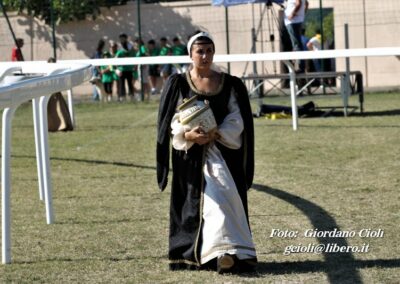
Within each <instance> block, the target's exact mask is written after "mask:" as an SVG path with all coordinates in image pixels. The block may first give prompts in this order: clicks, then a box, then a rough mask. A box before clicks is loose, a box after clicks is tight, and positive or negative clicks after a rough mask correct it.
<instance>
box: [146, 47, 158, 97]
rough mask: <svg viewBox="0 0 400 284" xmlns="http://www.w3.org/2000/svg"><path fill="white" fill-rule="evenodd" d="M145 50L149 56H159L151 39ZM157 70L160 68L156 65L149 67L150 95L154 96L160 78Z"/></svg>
mask: <svg viewBox="0 0 400 284" xmlns="http://www.w3.org/2000/svg"><path fill="white" fill-rule="evenodd" d="M147 50H148V54H149V56H158V55H159V54H160V50H159V49H158V48H157V46H156V42H155V40H154V39H151V40H149V41H148V42H147ZM159 68H160V66H159V65H157V64H152V65H150V66H149V79H150V87H151V94H152V95H155V94H156V93H157V79H158V77H160V70H159Z"/></svg>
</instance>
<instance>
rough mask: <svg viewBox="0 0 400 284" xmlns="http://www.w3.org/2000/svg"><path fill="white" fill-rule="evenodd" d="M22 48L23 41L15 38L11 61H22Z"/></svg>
mask: <svg viewBox="0 0 400 284" xmlns="http://www.w3.org/2000/svg"><path fill="white" fill-rule="evenodd" d="M23 46H24V40H23V39H22V38H17V39H16V40H15V46H14V47H13V48H12V49H11V61H24V57H23V55H22V51H21V48H22V47H23Z"/></svg>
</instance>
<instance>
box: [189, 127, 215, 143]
mask: <svg viewBox="0 0 400 284" xmlns="http://www.w3.org/2000/svg"><path fill="white" fill-rule="evenodd" d="M183 135H184V138H185V139H186V140H187V141H191V142H193V143H196V144H199V145H205V144H208V143H210V142H211V141H212V140H214V139H215V135H210V134H209V133H206V132H204V130H203V129H202V128H201V127H200V126H197V127H194V128H193V129H191V130H189V131H187V132H185V133H184V134H183Z"/></svg>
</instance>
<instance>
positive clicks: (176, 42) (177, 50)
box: [171, 37, 188, 73]
mask: <svg viewBox="0 0 400 284" xmlns="http://www.w3.org/2000/svg"><path fill="white" fill-rule="evenodd" d="M171 49H172V55H173V56H182V55H188V53H187V48H186V46H185V45H184V44H183V43H182V42H181V40H180V39H179V37H174V38H173V39H172V48H171ZM186 69H187V65H186V64H174V66H173V69H172V73H185V71H186Z"/></svg>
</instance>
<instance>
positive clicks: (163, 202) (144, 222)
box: [0, 93, 400, 283]
mask: <svg viewBox="0 0 400 284" xmlns="http://www.w3.org/2000/svg"><path fill="white" fill-rule="evenodd" d="M268 100H270V99H268ZM308 100H313V101H315V102H316V103H317V104H318V105H319V106H324V105H340V98H338V97H336V96H326V97H325V98H319V97H302V98H299V104H302V103H305V102H307V101H308ZM353 100H354V102H353ZM288 101H289V98H288V97H285V98H275V99H271V101H268V103H285V104H288ZM351 103H352V104H355V105H356V104H357V98H351ZM157 109H158V104H157V102H156V101H152V102H150V103H126V104H117V103H112V104H103V105H102V104H95V103H79V104H76V105H75V114H76V121H77V128H76V129H75V130H74V131H72V132H68V133H61V132H60V133H50V134H49V140H50V141H49V142H50V156H51V170H52V185H53V206H54V212H55V219H56V222H55V224H52V225H47V224H46V221H45V208H44V203H43V202H41V201H40V200H39V193H38V185H37V174H36V159H35V147H34V137H33V123H32V110H31V106H30V105H29V104H26V105H23V106H21V107H20V108H19V109H18V110H17V112H16V114H15V119H14V121H13V137H12V147H13V148H12V168H11V174H12V181H11V184H12V189H11V191H12V192H11V199H12V200H11V201H12V239H11V242H12V264H10V265H0V282H1V283H7V282H12V283H32V282H43V283H71V282H75V283H253V282H254V283H399V282H398V281H399V279H400V257H399V255H400V240H399V237H398V236H399V234H400V229H399V221H400V194H399V187H400V94H399V93H382V94H366V102H365V112H366V113H365V115H364V116H361V115H352V116H349V117H347V118H344V117H341V116H338V117H327V118H304V119H300V120H299V130H298V131H297V132H295V131H293V130H292V128H291V120H290V119H279V120H267V119H265V118H257V119H255V134H256V147H255V151H256V171H255V179H254V185H253V188H252V189H251V190H250V191H249V213H250V222H251V227H252V231H253V235H254V240H255V244H256V248H257V252H258V257H259V261H260V264H259V267H258V270H257V272H255V273H253V274H245V275H223V276H221V275H218V274H217V273H216V272H210V271H181V272H170V271H169V270H168V260H167V245H168V218H169V217H168V214H169V189H168V190H166V192H164V193H160V192H159V191H158V189H157V185H156V177H155V175H156V173H155V135H156V117H157ZM274 229H275V231H274ZM335 229H336V232H339V233H340V232H342V233H344V232H347V233H349V234H350V235H349V236H338V235H337V236H336V237H334V236H330V235H327V234H328V233H329V234H331V233H332V232H335ZM368 230H370V231H368ZM285 231H286V233H290V234H296V236H294V235H291V236H290V237H289V236H288V237H284V236H283V234H284V233H285ZM272 232H276V233H277V235H276V236H271V234H272ZM308 232H311V233H313V234H314V235H311V236H308V235H307V233H308ZM318 232H320V233H318ZM368 232H369V233H370V236H367V233H368ZM371 232H372V234H371ZM374 232H375V233H374ZM378 232H379V234H378ZM382 232H383V236H381V234H382ZM360 233H361V234H362V236H360V235H359V234H360ZM324 234H325V236H324ZM351 234H354V236H353V235H351ZM373 234H378V236H376V237H373V236H374V235H373ZM302 246H304V247H307V249H308V250H310V249H312V248H314V247H317V246H318V248H320V247H321V246H325V247H330V248H332V251H331V252H322V253H313V252H311V251H308V252H299V253H291V254H287V255H285V254H284V252H285V250H290V249H291V250H292V251H297V250H305V248H303V247H302ZM334 247H336V248H337V247H344V248H345V249H347V248H349V249H350V250H351V249H357V248H358V249H361V248H364V250H366V249H367V248H368V251H366V252H351V251H349V252H334V251H333V249H334Z"/></svg>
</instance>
